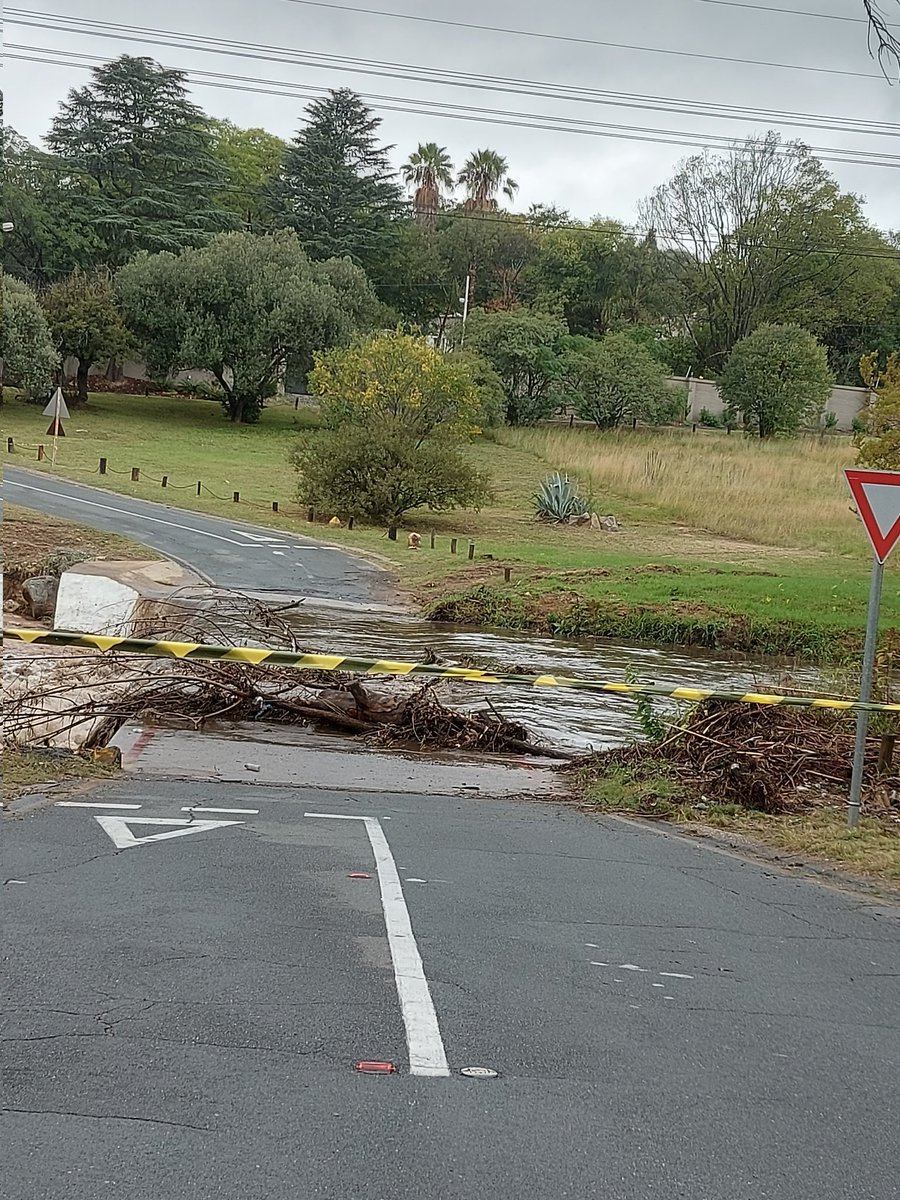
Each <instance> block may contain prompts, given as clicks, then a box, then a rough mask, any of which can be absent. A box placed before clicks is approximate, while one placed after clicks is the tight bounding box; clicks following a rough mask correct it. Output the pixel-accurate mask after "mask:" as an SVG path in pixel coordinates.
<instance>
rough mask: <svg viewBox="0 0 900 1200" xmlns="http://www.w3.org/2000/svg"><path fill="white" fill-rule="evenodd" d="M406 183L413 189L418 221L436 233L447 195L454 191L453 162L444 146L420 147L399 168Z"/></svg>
mask: <svg viewBox="0 0 900 1200" xmlns="http://www.w3.org/2000/svg"><path fill="white" fill-rule="evenodd" d="M400 174H401V176H402V178H403V182H404V183H405V184H406V185H407V186H408V187H410V188H414V189H415V191H414V194H413V208H414V210H415V214H416V220H417V221H419V222H421V224H423V225H424V226H425V227H426V228H427V229H434V224H435V221H436V219H437V215H438V213H439V212H440V210H441V208H442V207H443V204H444V199H445V195H446V194H449V193H451V192H452V191H453V185H454V180H453V162H452V160H451V158H450V155H449V154H448V153H447V148H446V147H445V146H439V145H438V144H437V142H425V143H424V144H422V145H420V146H419V147H418V149H417V150H415V151H414V152H413V153H412V154H411V155H410V156H409V159H408V161H407V162H405V163H404V164H403V166H402V167H401V168H400Z"/></svg>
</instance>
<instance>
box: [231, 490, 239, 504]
mask: <svg viewBox="0 0 900 1200" xmlns="http://www.w3.org/2000/svg"><path fill="white" fill-rule="evenodd" d="M231 499H232V500H233V501H234V503H235V504H240V502H241V493H240V492H233V493H232V496H231Z"/></svg>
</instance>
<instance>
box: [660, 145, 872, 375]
mask: <svg viewBox="0 0 900 1200" xmlns="http://www.w3.org/2000/svg"><path fill="white" fill-rule="evenodd" d="M641 218H642V221H643V222H644V223H645V224H646V225H648V226H649V227H651V228H652V229H653V230H654V231H655V236H656V237H657V238H658V239H659V241H660V242H662V243H663V244H665V245H666V247H667V250H666V263H667V265H668V269H669V273H670V274H671V276H672V277H673V279H674V281H675V282H676V283H677V285H678V288H677V292H676V293H675V296H674V297H673V301H674V304H675V305H676V306H677V311H678V313H679V316H680V320H681V324H682V330H683V332H684V333H686V334H688V335H689V336H690V337H691V338H692V339H693V341H694V343H695V345H696V347H697V355H698V365H699V366H700V367H701V368H704V369H709V370H711V371H714V372H715V371H718V370H720V369H721V366H722V364H723V362H724V360H725V358H726V357H727V355H728V353H729V351H730V350H731V348H732V347H733V346H734V345H736V343H737V342H739V341H740V340H741V339H742V338H744V337H746V336H747V334H748V333H752V332H753V330H754V329H756V328H757V327H758V326H759V325H761V324H765V323H778V324H780V323H787V324H790V323H798V324H802V325H803V326H804V327H805V328H807V329H809V330H810V331H811V332H813V333H815V334H817V335H820V336H821V335H823V334H824V333H825V332H826V331H827V329H828V328H829V327H830V326H832V325H834V324H836V323H838V322H840V321H843V320H846V321H856V320H858V317H857V316H856V315H855V314H856V313H857V312H858V310H859V303H860V296H861V295H864V294H867V292H868V290H869V289H870V288H871V287H873V286H874V287H875V288H876V289H880V288H881V286H882V285H881V282H880V280H876V279H874V278H873V272H872V271H871V266H872V262H871V260H870V259H868V258H867V257H866V256H861V255H859V254H858V253H856V252H857V251H858V250H860V249H869V248H871V239H872V238H873V237H877V235H876V234H875V232H874V231H873V230H872V229H871V227H870V226H868V225H867V224H866V222H865V221H864V219H863V217H862V214H861V211H860V202H859V200H858V198H857V197H856V196H853V195H849V194H845V193H842V192H841V191H840V188H839V187H838V185H837V183H836V182H835V180H834V179H833V178H832V177H831V176H830V175H829V174H828V172H827V171H826V170H825V169H824V167H823V166H822V164H821V163H820V162H819V161H818V159H816V158H814V157H813V156H812V155H811V154H810V152H809V151H808V150H807V148H806V147H805V146H803V145H802V144H800V143H798V142H791V143H787V144H784V143H782V142H781V140H780V138H779V137H778V135H777V134H775V133H769V134H767V135H766V136H765V137H764V138H758V139H755V140H753V141H751V142H749V143H748V144H747V145H746V146H741V147H738V148H736V149H735V150H734V151H732V152H731V153H730V154H728V155H726V156H716V155H713V154H710V153H709V152H706V153H704V154H701V155H697V156H695V157H693V158H690V159H688V160H687V161H686V162H685V163H683V164H682V165H681V167H680V168H679V170H678V172H677V173H676V174H675V176H674V177H673V178H672V179H671V180H670V181H669V182H668V183H666V184H664V185H663V186H662V187H660V188H658V189H657V190H656V192H655V193H654V194H653V195H652V196H651V197H650V199H649V200H648V201H646V202H645V203H644V205H643V206H642V208H641Z"/></svg>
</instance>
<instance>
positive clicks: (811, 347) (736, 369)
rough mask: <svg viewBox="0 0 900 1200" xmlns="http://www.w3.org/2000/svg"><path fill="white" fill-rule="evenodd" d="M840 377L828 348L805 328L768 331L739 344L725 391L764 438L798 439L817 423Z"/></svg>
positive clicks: (725, 379) (730, 404) (728, 369)
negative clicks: (808, 425)
mask: <svg viewBox="0 0 900 1200" xmlns="http://www.w3.org/2000/svg"><path fill="white" fill-rule="evenodd" d="M833 381H834V377H833V375H832V373H831V370H830V368H829V366H828V356H827V354H826V353H825V348H824V346H822V345H821V344H820V343H819V342H817V341H816V339H815V338H814V337H813V336H812V334H811V333H808V332H807V331H806V330H805V329H801V328H800V326H799V325H763V326H761V327H760V328H759V329H757V330H756V331H755V333H751V334H750V335H749V336H748V337H746V338H744V339H743V340H742V341H740V342H738V344H737V345H736V346H735V348H734V349H733V350H732V352H731V354H730V355H729V356H728V362H727V363H726V365H725V371H724V373H723V375H722V380H721V384H720V391H721V393H722V399H723V400H724V401H725V404H726V405H727V406H728V407H729V408H732V409H734V410H735V411H736V412H739V413H742V414H743V418H744V425H745V426H746V427H747V428H748V429H751V430H753V432H755V433H757V434H759V436H760V437H761V438H770V437H774V436H775V435H776V434H778V433H787V434H791V433H796V432H797V430H798V429H799V428H800V427H801V426H802V425H803V424H804V423H811V422H812V421H817V420H818V419H819V417H820V416H821V413H822V410H823V408H824V407H825V403H826V401H827V400H828V396H829V393H830V391H831V386H832V383H833Z"/></svg>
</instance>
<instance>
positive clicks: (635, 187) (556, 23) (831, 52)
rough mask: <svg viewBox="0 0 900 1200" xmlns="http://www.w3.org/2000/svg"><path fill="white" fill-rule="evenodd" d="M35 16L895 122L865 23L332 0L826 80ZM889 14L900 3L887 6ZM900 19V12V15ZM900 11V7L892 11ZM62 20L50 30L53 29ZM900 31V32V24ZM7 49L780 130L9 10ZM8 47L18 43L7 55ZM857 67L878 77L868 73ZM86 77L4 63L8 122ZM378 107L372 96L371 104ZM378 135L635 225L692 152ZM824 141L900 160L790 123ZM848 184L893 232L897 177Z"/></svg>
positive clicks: (490, 40)
mask: <svg viewBox="0 0 900 1200" xmlns="http://www.w3.org/2000/svg"><path fill="white" fill-rule="evenodd" d="M20 2H21V5H22V8H25V7H27V8H28V10H29V11H32V12H39V13H43V14H54V13H57V14H58V13H67V14H68V15H69V16H77V17H80V18H86V19H90V20H99V21H112V22H116V23H119V24H131V25H135V26H142V27H144V28H146V27H148V26H149V27H152V28H153V29H154V30H157V31H159V30H163V31H168V32H170V33H171V32H174V33H176V34H195V35H203V36H206V37H217V38H227V39H231V40H239V41H243V42H250V43H256V44H258V43H265V44H267V45H269V46H278V47H283V48H285V49H286V50H287V49H292V50H302V51H306V52H310V51H312V52H317V53H322V54H332V55H341V56H345V57H350V58H353V57H356V58H366V59H370V60H372V59H377V60H381V61H383V62H391V63H401V64H407V65H411V66H414V67H431V68H438V69H441V70H444V71H447V70H455V71H463V72H468V73H479V74H482V75H484V74H489V75H492V76H503V77H506V78H516V79H519V80H528V81H540V82H543V83H549V84H555V85H568V86H577V87H587V88H593V89H603V90H604V91H617V92H624V93H629V94H635V93H637V94H640V95H643V96H657V97H659V96H662V97H675V98H678V99H682V100H689V101H695V102H696V101H703V102H706V103H713V104H716V105H736V106H741V107H748V106H752V107H756V108H766V109H777V110H781V111H787V110H790V111H792V112H795V113H805V114H818V115H825V116H828V117H832V118H835V117H836V118H855V119H857V120H862V121H871V122H881V123H883V122H890V123H896V124H898V125H900V86H898V85H896V84H895V85H894V86H893V87H891V86H889V85H888V83H887V82H886V81H885V80H884V78H883V77H882V76H881V75H879V73H878V69H877V67H876V66H875V64H873V62H872V60H871V59H870V58H869V57H868V54H867V51H866V28H865V25H864V24H862V23H860V24H852V23H848V22H845V21H834V20H823V19H814V18H812V17H800V16H791V15H785V14H782V13H777V12H771V13H764V12H759V11H756V10H753V9H750V8H742V7H735V6H732V5H725V4H721V3H715V4H714V3H710V2H709V0H627V2H624V0H555V2H554V3H546V0H545V2H542V3H539V2H538V0H456V2H455V3H454V4H452V5H450V4H447V3H446V2H441V3H438V2H437V0H419V2H418V3H416V2H415V0H335V2H336V3H344V4H348V5H355V6H357V7H361V8H368V9H378V10H382V11H384V12H387V11H390V12H395V13H407V14H414V15H417V16H430V17H436V18H445V19H452V20H455V21H469V22H474V23H477V24H491V25H499V26H504V27H506V28H508V29H519V30H531V31H537V32H543V33H550V34H555V35H557V36H560V35H563V36H568V37H574V38H583V39H595V40H600V41H604V42H626V43H631V44H633V45H635V46H644V47H656V48H659V49H664V50H677V51H682V52H691V53H693V54H704V55H712V56H723V55H724V56H731V57H733V58H735V57H736V58H744V59H762V60H767V61H769V62H777V63H786V64H791V65H793V66H795V67H799V66H801V65H805V66H813V67H818V68H828V69H829V71H831V72H845V73H846V74H834V73H815V72H811V71H803V70H787V69H777V68H774V67H771V66H755V65H749V64H739V63H734V62H722V61H717V60H715V59H709V60H704V59H701V58H692V57H676V56H670V55H665V54H658V53H648V52H642V51H639V50H630V49H617V48H611V47H607V46H599V45H584V44H581V45H578V44H572V43H569V42H565V41H553V40H547V39H541V38H532V37H522V36H516V35H515V34H511V33H487V32H480V31H474V30H467V29H454V28H447V27H444V26H440V25H430V24H422V23H419V22H412V21H404V20H396V19H391V18H389V17H387V16H383V15H364V14H360V13H351V12H341V11H337V10H334V9H331V10H329V9H328V8H327V7H311V6H308V5H305V4H299V3H296V2H293V0H155V2H154V3H153V4H148V3H146V0H46V2H45V0H30V2H29V0H20ZM754 2H755V3H758V4H761V5H767V6H770V7H776V6H781V7H784V8H795V9H797V8H806V9H808V10H809V11H811V12H817V13H830V14H833V15H842V16H851V17H855V18H861V16H862V2H861V0H754ZM883 7H885V8H886V9H893V8H894V7H895V2H894V0H883ZM896 9H897V17H896V20H897V22H898V24H900V5H896ZM892 15H893V14H892ZM51 24H52V21H51ZM898 32H900V31H898ZM5 38H6V42H7V43H18V44H25V45H28V46H38V47H42V48H44V49H45V50H46V51H49V52H54V51H70V52H71V51H77V52H78V53H80V54H90V55H97V56H102V57H104V58H112V57H115V56H117V55H119V54H122V53H133V54H147V55H150V56H152V57H154V58H156V59H157V60H158V61H160V62H163V63H164V64H166V65H167V66H173V67H181V68H185V69H188V70H190V69H191V68H195V69H199V70H205V71H208V72H220V73H227V74H231V75H241V76H245V77H246V76H251V77H254V78H255V79H269V80H274V81H280V82H282V83H284V82H287V83H290V84H293V85H294V86H298V87H301V88H302V87H303V86H309V85H315V86H318V87H323V86H325V87H340V86H349V87H352V88H354V89H355V90H357V91H359V92H362V93H369V94H379V95H381V96H393V97H402V98H404V99H405V100H407V101H412V103H411V104H408V105H407V107H411V108H413V109H415V108H416V101H419V102H427V101H431V102H434V101H439V102H442V103H452V104H455V105H467V106H472V107H474V108H476V109H480V110H483V109H494V110H497V109H503V110H507V111H517V112H520V113H529V114H536V113H537V114H543V115H552V116H555V117H559V118H567V119H576V120H581V121H594V122H609V123H615V124H618V125H628V126H631V127H634V126H642V127H645V128H652V129H656V130H670V131H671V130H677V131H679V132H683V133H687V134H694V135H697V134H700V135H702V136H708V135H710V134H716V135H718V136H725V137H746V136H748V135H749V134H752V133H758V132H761V131H763V130H764V129H765V128H767V127H768V126H771V127H775V128H777V127H778V125H777V122H775V121H772V120H770V121H754V120H750V119H748V118H747V117H746V116H741V115H736V116H730V117H728V118H727V119H711V118H708V117H702V116H693V115H690V116H689V115H684V114H682V113H676V114H672V113H661V112H652V111H641V110H637V109H633V108H627V107H617V106H612V105H610V104H607V103H596V104H595V103H590V104H585V103H577V102H570V101H561V100H557V99H550V98H547V97H535V96H522V95H500V94H498V93H496V92H491V91H482V90H475V89H473V88H471V87H453V86H448V85H446V84H434V83H425V82H422V81H419V80H415V79H391V78H379V77H376V76H372V75H367V74H359V73H356V72H350V71H348V70H346V69H338V68H337V67H334V66H329V67H327V68H325V69H323V68H320V67H313V66H309V65H297V64H295V63H285V62H272V61H264V60H253V59H248V58H238V57H234V56H232V55H229V54H226V53H224V52H219V53H215V54H210V53H202V52H198V51H196V50H187V49H181V48H174V47H171V46H169V47H166V46H159V45H151V44H139V43H137V42H128V41H122V40H118V39H116V40H112V39H108V38H101V37H97V36H94V35H90V36H85V35H76V34H73V33H62V32H60V31H59V30H58V29H39V28H26V27H24V26H22V25H19V24H15V23H13V21H12V20H11V19H10V16H9V15H7V21H6V29H5ZM10 49H12V47H10ZM857 75H861V76H868V77H867V78H865V77H863V78H859V77H856V76H857ZM86 78H87V72H86V71H85V70H81V69H78V68H75V67H71V66H49V65H35V64H33V63H31V64H28V63H24V62H20V61H15V60H11V59H8V60H7V63H6V66H5V68H4V89H5V93H6V120H7V122H8V123H9V124H10V125H12V126H14V127H15V128H16V129H18V130H19V131H20V132H21V133H23V134H25V135H26V136H27V137H29V138H31V139H32V140H35V141H38V140H39V139H40V138H41V137H42V136H43V135H44V133H46V131H47V128H48V126H49V123H50V120H51V118H52V116H53V114H54V112H55V110H56V105H57V103H58V101H59V99H60V98H61V97H62V96H63V95H64V94H65V93H66V92H67V91H68V89H69V88H71V87H73V86H78V85H80V84H82V83H84V82H85V80H86ZM192 91H193V94H194V97H195V99H196V101H197V102H198V103H199V104H200V105H202V107H203V108H204V109H205V110H206V111H207V112H208V113H210V114H211V115H213V116H217V117H228V118H230V119H231V120H232V121H235V122H236V123H238V124H240V125H245V126H251V125H261V126H264V127H265V128H266V129H269V130H271V131H272V132H274V133H277V134H279V135H281V136H282V137H290V136H292V135H293V133H294V132H295V131H296V129H297V126H298V123H299V118H300V115H301V112H302V109H303V101H302V100H298V99H297V98H295V97H286V96H272V95H268V96H267V95H258V94H254V93H253V92H252V91H247V92H240V91H226V90H222V89H220V88H213V87H209V86H200V85H192ZM373 103H374V102H373ZM379 115H382V117H383V125H382V132H383V135H384V139H385V141H386V142H389V143H393V144H395V145H396V150H395V151H394V152H393V157H394V159H395V161H396V162H397V163H399V162H402V161H403V160H404V159H405V158H406V157H407V155H408V154H409V152H410V151H411V150H413V149H414V148H415V146H416V144H417V143H418V142H421V141H437V142H439V143H440V144H442V145H445V146H446V147H447V148H448V150H449V152H450V154H451V155H452V157H453V159H454V161H455V162H456V163H457V164H459V163H460V162H461V161H462V160H463V159H464V157H465V156H466V154H467V153H468V152H469V151H470V150H472V149H473V148H476V147H482V146H490V147H492V148H493V149H496V150H498V151H500V152H501V153H502V154H504V155H506V157H507V158H508V160H509V164H510V170H511V172H512V174H513V176H514V177H515V179H516V180H518V182H519V183H520V185H521V192H520V195H519V201H518V205H517V207H522V208H524V207H526V206H527V205H528V204H531V203H534V202H544V203H555V204H557V205H560V206H562V207H565V208H568V209H569V210H570V211H571V212H572V213H573V215H575V216H577V217H583V218H588V217H591V216H593V215H595V214H601V215H603V216H608V217H616V218H619V219H621V220H625V221H633V220H634V219H635V215H636V205H637V202H638V201H639V200H640V199H641V198H642V197H643V196H645V195H646V194H647V193H648V192H649V191H650V190H652V188H653V187H654V186H655V185H656V184H657V183H659V182H662V181H663V180H664V179H665V178H666V177H667V176H668V175H669V174H671V172H672V169H673V168H674V166H675V165H676V163H677V162H678V161H679V160H680V159H681V158H683V157H684V156H685V155H686V154H688V153H690V152H691V151H690V150H689V149H688V148H685V147H678V146H670V145H660V144H655V143H652V142H640V141H621V140H613V139H611V138H608V137H596V136H584V135H578V134H573V133H562V132H549V131H541V130H526V129H521V128H512V127H509V126H507V125H503V124H500V123H497V122H496V118H494V119H493V120H490V118H489V121H490V123H487V124H480V123H479V124H475V123H471V122H467V121H462V120H458V119H450V118H448V117H446V116H432V115H422V114H421V113H415V112H411V113H400V112H386V113H383V114H379ZM782 132H783V133H784V134H786V135H787V136H791V137H801V138H802V139H803V140H804V141H806V142H807V143H808V144H810V145H813V146H819V147H848V148H851V149H853V150H857V151H866V152H868V153H871V152H873V151H875V152H880V153H894V154H900V139H898V137H897V132H900V130H897V131H895V132H894V133H893V134H891V135H888V134H886V133H882V134H880V135H878V136H871V135H860V134H849V133H846V132H837V131H834V130H829V129H799V128H791V127H782ZM826 165H828V167H829V169H830V170H831V171H833V172H834V174H835V175H836V176H837V178H838V180H839V181H840V183H841V185H842V186H843V187H844V188H846V189H849V190H852V191H855V192H857V193H858V194H860V195H862V196H863V197H864V198H865V200H866V212H867V215H868V216H869V219H870V220H872V221H873V222H874V223H875V224H877V225H879V226H881V227H884V228H895V229H896V228H898V227H900V169H898V168H897V167H874V166H863V165H858V164H853V165H848V164H826Z"/></svg>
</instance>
